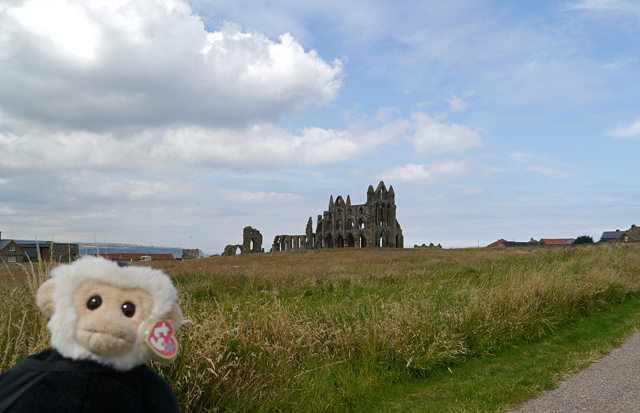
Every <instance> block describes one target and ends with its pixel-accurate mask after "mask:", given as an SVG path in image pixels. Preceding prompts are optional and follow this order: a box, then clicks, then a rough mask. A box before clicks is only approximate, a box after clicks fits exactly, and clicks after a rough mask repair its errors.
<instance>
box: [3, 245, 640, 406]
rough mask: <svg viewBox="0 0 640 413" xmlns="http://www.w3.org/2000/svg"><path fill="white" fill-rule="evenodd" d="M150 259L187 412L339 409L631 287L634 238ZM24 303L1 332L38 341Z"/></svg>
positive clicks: (551, 326)
mask: <svg viewBox="0 0 640 413" xmlns="http://www.w3.org/2000/svg"><path fill="white" fill-rule="evenodd" d="M151 265H153V266H156V267H160V268H162V269H164V270H165V271H166V272H167V273H169V274H170V275H172V276H173V279H174V282H175V283H176V285H177V286H178V289H179V294H180V297H181V298H180V300H181V301H180V305H181V307H182V309H183V312H184V314H185V317H186V319H187V322H186V323H185V326H184V327H183V328H182V329H181V330H180V333H179V341H180V344H181V345H182V350H181V354H180V356H179V357H178V359H177V360H176V362H174V363H173V364H171V365H169V366H165V367H161V366H159V365H154V368H155V369H157V370H158V371H159V372H160V373H161V374H163V375H164V376H165V377H166V378H167V379H168V380H169V381H170V383H171V384H172V386H173V388H174V391H175V392H176V394H177V396H178V398H179V401H180V404H181V408H182V410H183V411H212V412H217V411H219V412H223V411H239V412H241V411H247V412H248V411H251V412H254V411H258V412H259V411H291V412H293V411H296V412H302V411H349V410H351V409H352V408H353V406H354V403H355V401H356V400H357V399H358V398H359V397H360V396H361V395H362V394H366V393H367V392H372V391H375V389H376V388H380V387H381V386H385V385H388V384H390V383H393V382H397V381H403V380H407V379H409V378H411V377H420V376H425V375H428V374H430V372H431V371H433V370H434V369H442V368H446V367H447V366H451V365H453V364H455V363H459V362H463V361H464V360H466V359H467V358H469V357H482V356H486V355H489V354H491V353H492V352H495V351H498V350H500V349H501V348H504V347H507V346H510V345H513V344H515V343H517V342H518V341H522V340H533V339H535V338H538V337H540V336H542V335H546V334H549V333H553V332H554V331H557V329H558V328H560V327H561V326H562V325H565V324H567V323H571V322H572V321H573V320H575V319H576V318H577V317H580V316H583V315H586V314H588V313H590V312H594V311H602V310H604V309H606V308H608V307H610V306H612V305H614V304H615V303H617V302H620V301H623V300H625V299H626V298H628V297H629V296H632V295H634V294H636V293H637V292H638V291H640V249H639V248H637V247H635V248H633V247H615V246H594V247H586V248H571V249H557V250H556V249H554V250H544V249H531V250H505V249H502V250H501V249H468V250H452V251H449V250H403V251H397V250H366V249H365V250H339V251H314V252H295V253H294V252H288V253H278V254H255V255H253V254H251V255H245V256H236V257H220V258H211V259H199V260H191V261H184V262H157V263H155V262H153V263H151ZM3 288H4V287H3ZM5 290H6V291H9V292H11V294H15V296H14V297H15V298H14V299H10V300H9V301H10V302H6V303H5V301H4V300H3V304H2V308H0V311H2V312H3V313H6V311H5V310H4V308H5V305H6V306H28V304H26V303H24V301H25V300H27V298H29V299H30V300H31V301H33V298H32V297H29V294H32V291H31V290H29V289H28V288H25V287H22V289H20V288H16V289H13V290H11V289H6V288H5ZM2 293H3V297H4V296H5V294H4V293H5V291H4V290H3V292H2ZM20 294H22V295H20ZM17 298H20V300H18V301H22V302H23V304H16V303H13V301H15V299H17ZM11 308H13V307H11ZM20 309H21V310H20V311H22V313H20V312H17V311H13V312H12V314H15V315H12V316H11V317H10V318H11V319H12V320H13V321H12V323H14V324H16V325H17V327H11V328H12V330H8V328H9V327H7V326H9V324H6V325H5V324H2V327H1V328H3V330H2V331H0V334H2V337H3V340H4V337H7V336H11V337H13V336H20V335H21V336H30V337H31V336H37V337H39V338H38V340H39V341H42V342H44V341H45V340H44V338H42V333H41V332H40V330H37V332H38V333H37V334H32V330H31V328H39V329H41V328H42V326H41V325H39V324H35V327H31V324H29V323H26V324H25V323H23V324H21V320H22V319H21V318H20V317H29V318H33V317H38V316H37V315H28V316H25V315H20V314H26V313H27V312H29V311H32V312H33V311H36V310H35V309H34V308H33V305H31V307H20ZM24 329H27V331H26V332H23V331H24ZM34 331H35V330H34ZM20 340H24V339H20ZM13 343H14V341H13V339H12V340H11V341H4V342H3V344H8V345H14V344H13ZM3 347H4V346H3ZM41 347H43V345H42V343H40V344H38V345H36V346H35V347H34V346H32V347H30V350H29V351H26V352H24V351H23V352H19V351H18V350H17V349H14V350H10V352H11V354H18V353H20V355H22V354H25V353H29V352H33V351H35V350H36V348H41ZM25 355H26V354H25ZM19 358H20V357H17V358H16V356H12V358H10V359H6V358H3V360H2V363H3V364H1V365H0V368H2V369H4V368H7V367H9V366H10V365H11V363H12V362H15V361H17V359H19Z"/></svg>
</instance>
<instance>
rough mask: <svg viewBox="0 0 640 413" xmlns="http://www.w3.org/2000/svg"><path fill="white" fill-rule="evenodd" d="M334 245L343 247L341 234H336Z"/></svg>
mask: <svg viewBox="0 0 640 413" xmlns="http://www.w3.org/2000/svg"><path fill="white" fill-rule="evenodd" d="M336 247H337V248H344V238H342V235H338V236H337V237H336Z"/></svg>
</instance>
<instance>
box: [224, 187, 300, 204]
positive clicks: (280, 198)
mask: <svg viewBox="0 0 640 413" xmlns="http://www.w3.org/2000/svg"><path fill="white" fill-rule="evenodd" d="M220 194H221V195H222V198H223V199H224V200H225V201H229V202H234V203H242V204H275V203H280V202H292V201H298V200H300V199H302V197H301V196H299V195H295V194H290V193H277V192H247V191H232V190H229V189H221V190H220Z"/></svg>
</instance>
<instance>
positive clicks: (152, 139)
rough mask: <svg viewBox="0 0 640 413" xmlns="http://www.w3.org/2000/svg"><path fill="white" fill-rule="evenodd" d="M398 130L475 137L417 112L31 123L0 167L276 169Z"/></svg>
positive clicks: (9, 138)
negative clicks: (162, 123)
mask: <svg viewBox="0 0 640 413" xmlns="http://www.w3.org/2000/svg"><path fill="white" fill-rule="evenodd" d="M403 137H406V138H407V139H410V140H412V141H413V145H414V147H415V148H416V152H417V154H418V155H433V154H442V153H462V152H464V151H466V150H469V149H471V148H473V147H475V146H478V145H479V144H480V143H481V139H480V136H479V134H478V133H477V132H475V131H473V130H471V129H468V128H466V127H464V126H460V125H456V124H453V125H446V124H444V123H440V122H437V121H435V120H433V119H431V118H430V117H428V116H427V115H425V114H422V113H416V114H414V115H413V116H412V119H411V120H406V119H396V120H389V119H386V120H384V121H383V122H382V123H381V124H378V125H375V126H372V125H369V127H365V125H363V124H353V125H351V126H350V127H349V128H348V129H347V130H337V129H322V128H316V127H309V128H305V129H302V130H301V131H299V132H298V133H296V134H294V133H290V132H288V131H286V130H284V129H282V128H279V127H276V126H273V125H269V124H266V123H255V124H252V125H250V126H247V127H240V128H224V127H217V128H216V127H203V126H189V127H182V128H177V129H168V130H155V131H151V130H150V131H145V132H141V133H137V134H134V135H132V136H130V137H128V138H123V137H120V135H118V134H115V133H91V132H68V133H63V132H58V133H47V132H43V131H38V130H34V131H31V132H29V133H25V134H22V135H16V134H8V133H5V134H2V133H0V171H2V170H4V171H14V172H16V173H17V172H19V171H22V172H25V171H32V172H35V171H40V172H46V171H84V170H88V171H99V172H103V173H143V174H152V173H160V174H184V173H191V172H194V171H212V170H220V169H235V170H243V171H256V170H268V169H281V168H285V167H288V166H291V165H307V166H309V165H326V164H335V163H342V162H345V161H348V160H351V159H354V158H356V157H358V156H360V155H363V154H366V153H370V152H373V151H376V150H378V148H380V147H381V146H382V145H385V144H390V143H395V142H399V140H400V139H402V138H403Z"/></svg>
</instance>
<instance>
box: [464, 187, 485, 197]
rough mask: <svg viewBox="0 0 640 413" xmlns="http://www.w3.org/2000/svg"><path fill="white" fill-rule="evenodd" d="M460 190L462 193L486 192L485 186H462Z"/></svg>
mask: <svg viewBox="0 0 640 413" xmlns="http://www.w3.org/2000/svg"><path fill="white" fill-rule="evenodd" d="M459 191H460V193H461V194H462V195H482V194H483V193H484V189H483V188H478V187H470V186H466V187H462V188H460V190H459Z"/></svg>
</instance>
